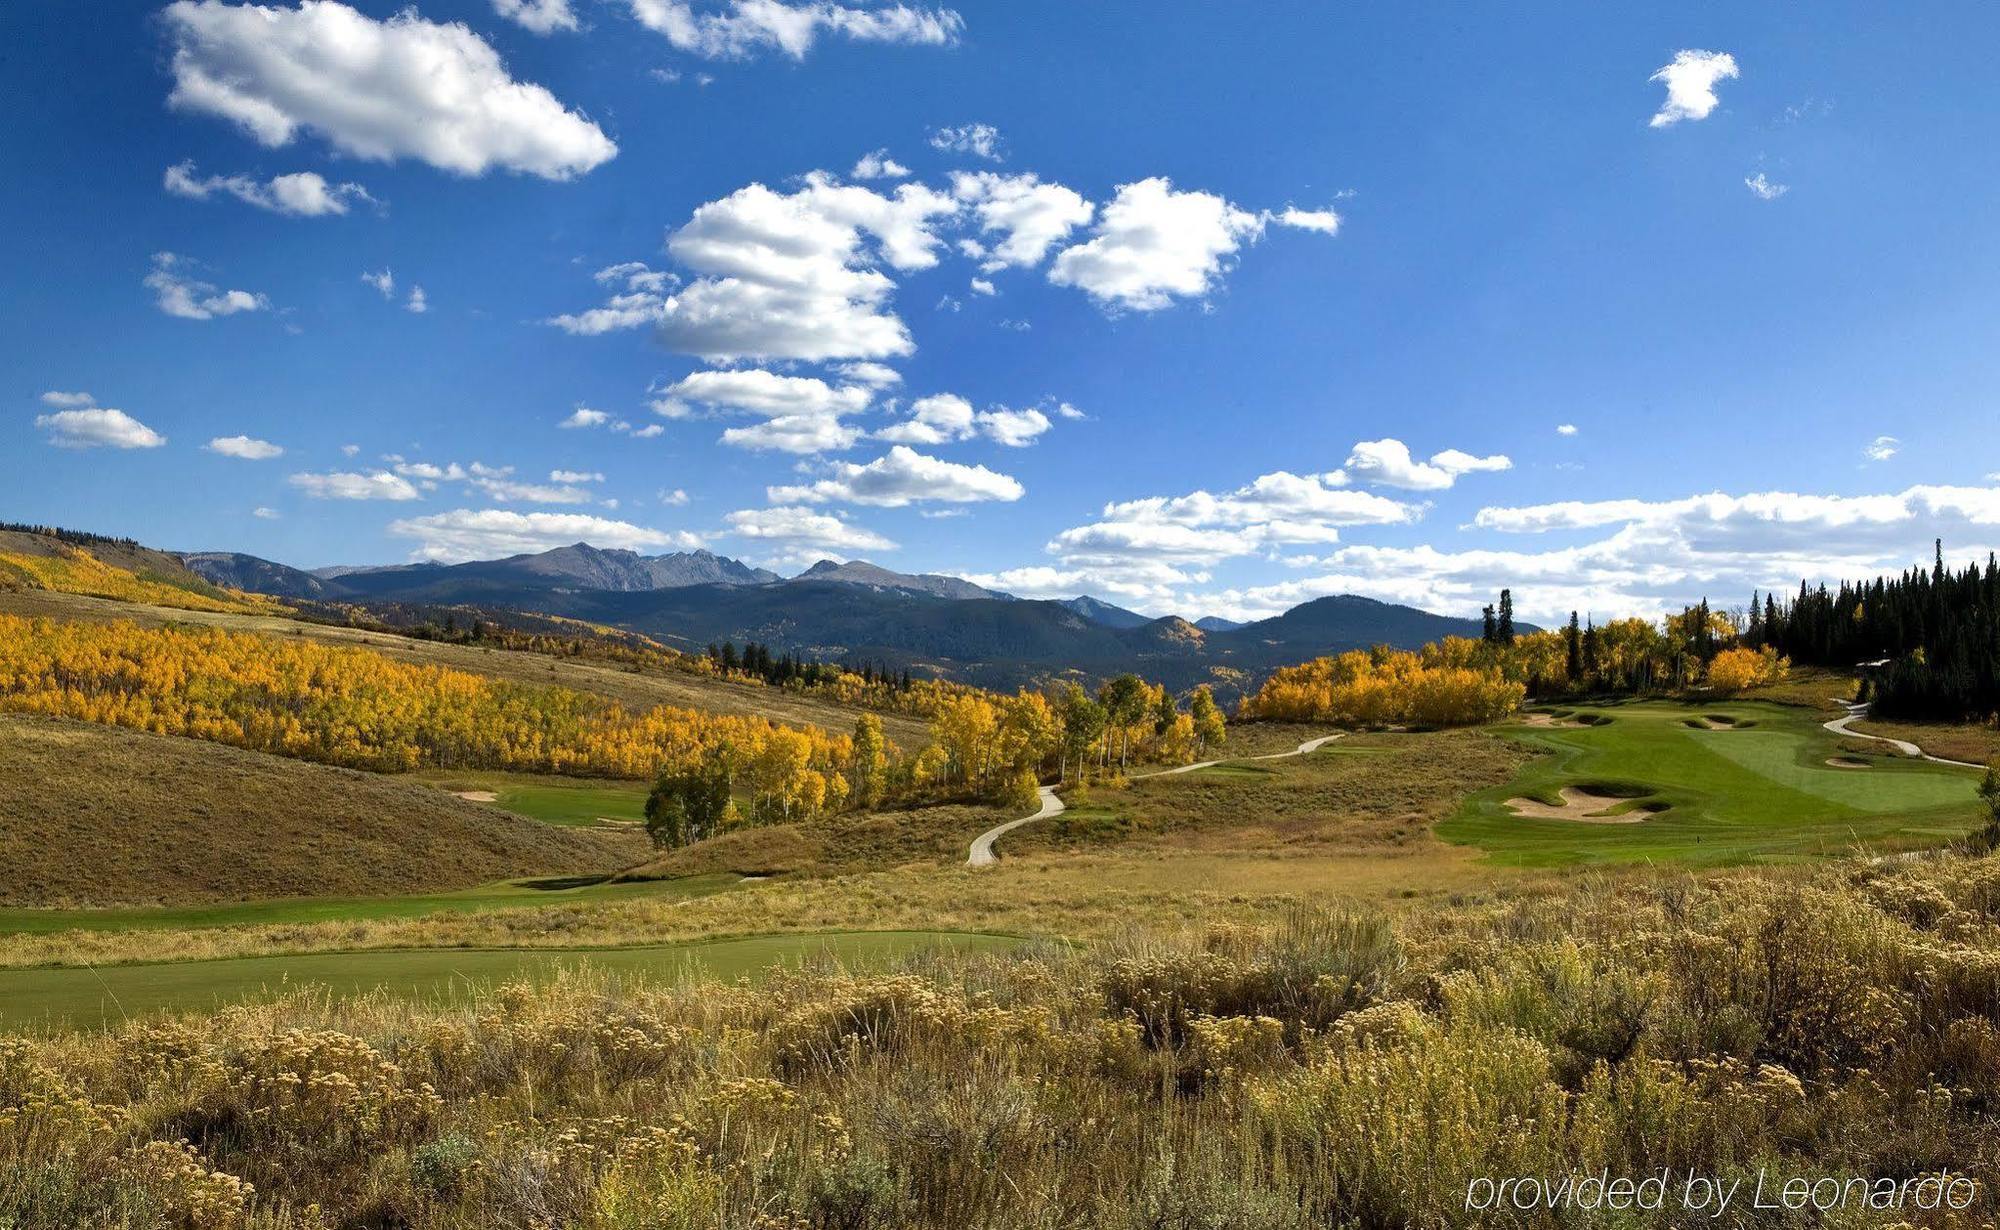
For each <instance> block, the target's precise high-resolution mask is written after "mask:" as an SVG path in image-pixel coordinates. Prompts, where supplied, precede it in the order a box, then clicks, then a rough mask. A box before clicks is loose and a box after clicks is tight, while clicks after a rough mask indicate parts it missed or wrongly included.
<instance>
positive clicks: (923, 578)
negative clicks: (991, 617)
mask: <svg viewBox="0 0 2000 1230" xmlns="http://www.w3.org/2000/svg"><path fill="white" fill-rule="evenodd" d="M792 580H793V581H794V582H800V581H815V582H820V583H823V584H832V585H860V586H866V587H867V588H870V589H877V590H898V591H901V592H904V593H913V594H929V595H931V596H932V597H934V598H951V599H966V598H1005V597H1007V596H1008V595H1006V594H1001V593H996V592H994V591H993V590H990V589H982V588H980V587H979V586H977V585H974V584H973V583H972V582H970V581H968V580H965V579H964V578H963V577H948V576H942V575H939V574H937V573H932V572H924V573H908V572H894V571H891V570H890V569H887V568H884V567H882V566H881V565H880V564H871V563H869V562H868V561H867V560H862V559H857V560H849V561H848V562H846V563H844V564H843V563H838V562H836V561H834V560H830V559H823V560H820V561H819V562H818V563H816V564H814V565H813V566H812V567H810V568H808V569H806V570H805V571H804V572H801V573H799V574H798V575H797V576H795V577H793V578H792Z"/></svg>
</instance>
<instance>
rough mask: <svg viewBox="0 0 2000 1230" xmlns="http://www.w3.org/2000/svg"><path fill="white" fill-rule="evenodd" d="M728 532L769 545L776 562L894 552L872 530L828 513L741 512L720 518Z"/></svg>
mask: <svg viewBox="0 0 2000 1230" xmlns="http://www.w3.org/2000/svg"><path fill="white" fill-rule="evenodd" d="M723 520H724V521H725V522H727V523H728V525H729V532H730V533H732V534H734V535H736V536H737V537H739V538H748V539H751V540H753V541H756V542H759V543H768V544H771V545H772V546H773V547H774V548H775V549H776V551H777V552H778V555H779V557H780V558H784V559H805V560H807V561H810V559H811V558H812V556H813V555H816V554H819V553H833V554H841V555H846V556H848V557H849V558H852V553H854V552H858V551H894V550H895V549H896V544H895V543H894V542H892V541H890V540H889V539H887V538H884V537H882V535H880V534H877V533H875V532H874V531H873V530H869V529H864V528H862V527H861V526H858V525H854V524H852V523H851V522H848V521H845V520H843V519H841V518H840V517H837V516H835V515H833V514H832V513H823V512H815V511H814V510H812V509H810V508H801V507H798V506H797V505H787V506H784V507H780V508H745V509H741V510H739V511H737V512H733V513H730V514H729V515H728V516H727V517H725V518H723Z"/></svg>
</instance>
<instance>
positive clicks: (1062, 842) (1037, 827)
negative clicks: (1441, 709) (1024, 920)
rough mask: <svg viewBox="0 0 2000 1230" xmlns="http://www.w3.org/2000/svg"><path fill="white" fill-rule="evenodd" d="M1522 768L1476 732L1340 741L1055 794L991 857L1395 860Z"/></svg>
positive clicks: (1507, 747) (1518, 754)
mask: <svg viewBox="0 0 2000 1230" xmlns="http://www.w3.org/2000/svg"><path fill="white" fill-rule="evenodd" d="M1250 729H1253V730H1254V729H1255V727H1251V728H1250ZM1293 733H1297V731H1296V730H1294V731H1291V732H1287V733H1286V735H1285V736H1284V737H1285V738H1286V739H1288V740H1289V739H1291V735H1292V734H1293ZM1291 745H1292V746H1296V745H1297V741H1296V740H1293V741H1292V743H1291ZM1532 758H1533V753H1532V752H1530V751H1528V750H1527V749H1525V748H1524V747H1522V745H1520V744H1519V743H1516V742H1513V741H1511V740H1508V739H1503V738H1499V737H1497V736H1494V735H1490V734H1487V733H1485V732H1482V731H1448V732H1439V733H1432V734H1359V735H1351V736H1349V737H1347V738H1345V739H1341V740H1339V741H1337V742H1335V743H1332V744H1329V745H1327V746H1325V747H1322V748H1321V749H1320V750H1319V751H1317V752H1314V753H1312V754H1311V755H1310V756H1305V757H1287V758H1284V759H1279V760H1262V761H1233V762H1229V763H1225V764H1221V765H1217V766H1216V767H1215V768H1212V769H1202V770H1197V771H1195V772H1192V773H1182V774H1175V775H1172V776H1167V777H1152V778H1144V779H1141V780H1137V781H1134V782H1132V783H1131V785H1130V786H1128V787H1126V788H1124V789H1105V788H1100V787H1093V788H1090V789H1086V790H1079V791H1076V792H1073V793H1071V794H1070V795H1068V796H1067V801H1068V805H1069V810H1068V811H1066V812H1065V813H1064V814H1062V815H1060V816H1057V817H1056V818H1055V819H1053V820H1049V821H1046V822H1041V823H1036V824H1031V825H1028V826H1026V827H1025V828H1022V829H1018V830H1016V831H1015V832H1013V833H1011V834H1009V835H1008V836H1006V837H1005V838H1002V839H1001V843H1000V850H1001V853H1002V854H1003V855H1005V856H1007V857H1009V858H1014V857H1019V856H1021V855H1024V854H1027V853H1032V852H1035V851H1042V850H1051V849H1076V848H1091V847H1097V846H1102V845H1105V844H1113V843H1130V844H1134V845H1138V846H1161V847H1166V848H1171V849H1176V850H1200V851H1204V852H1210V853H1219V852H1233V853H1257V852H1270V853H1274V854H1277V853H1281V854H1298V853H1303V852H1307V851H1312V852H1316V853H1317V852H1326V853H1338V854H1341V855H1345V856H1354V855H1357V854H1361V853H1364V852H1366V853H1371V854H1396V853H1400V852H1407V851H1411V850H1415V849H1419V848H1422V847H1426V846H1433V845H1436V844H1438V843H1437V840H1436V838H1434V837H1432V836H1431V832H1430V829H1431V826H1432V825H1433V824H1435V823H1436V822H1437V821H1439V820H1441V819H1443V818H1444V817H1445V816H1446V815H1448V814H1450V813H1451V811H1453V810H1454V809H1456V808H1457V806H1458V804H1459V802H1460V800H1462V799H1463V798H1464V797H1465V796H1466V795H1467V794H1470V793H1472V792H1473V791H1475V790H1482V789H1485V788H1486V787H1488V786H1495V785H1498V784H1500V783H1501V782H1504V781H1506V780H1507V779H1508V778H1510V777H1512V776H1513V775H1514V773H1515V772H1516V771H1518V770H1519V768H1520V767H1521V765H1522V764H1524V763H1526V762H1527V761H1528V760H1530V759H1532Z"/></svg>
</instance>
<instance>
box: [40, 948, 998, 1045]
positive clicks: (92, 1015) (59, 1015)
mask: <svg viewBox="0 0 2000 1230" xmlns="http://www.w3.org/2000/svg"><path fill="white" fill-rule="evenodd" d="M1019 942H1020V941H1019V940H1017V939H1014V938H1013V937H1010V936H999V935H981V934H971V933H965V932H952V931H868V932H857V933H848V934H822V935H762V936H751V937H748V938H745V939H732V940H715V941H710V942H706V943H696V944H666V945H655V946H650V947H644V948H606V949H569V950H562V949H556V950H542V951H526V950H522V949H498V950H486V951H478V950H475V951H459V950H435V951H433V950H417V951H387V952H355V953H342V952H336V953H315V954H311V955H306V956H291V957H245V958H235V959H228V960H219V961H178V962H170V963H165V964H158V965H125V966H118V967H114V968H110V969H34V970H8V971H4V972H0V1025H5V1026H7V1027H8V1028H12V1029H22V1028H26V1027H30V1026H35V1025H59V1024H68V1025H74V1026H80V1027H92V1026H98V1025H102V1024H107V1023H111V1022H116V1021H119V1020H123V1019H129V1018H133V1017H140V1016H147V1015H152V1014H154V1013H160V1012H196V1011H205V1010H212V1009H215V1008H217V1007H220V1006H222V1005H225V1004H229V1003H235V1002H240V1001H242V1000H246V999H255V998H259V997H263V996H267V995H269V994H273V993H277V992H282V991H294V990H297V989H298V988H300V987H302V986H320V987H324V988H325V989H326V990H327V992H328V993H329V994H332V995H334V996H336V997H344V996H350V995H354V994H358V993H364V992H368V991H373V990H377V989H380V990H383V991H386V992H388V993H389V994H391V995H396V996H402V997H406V998H414V999H419V1000H424V1001H430V1002H437V1001H446V1002H452V1001H457V1000H462V999H464V998H467V997H469V996H470V995H472V994H473V993H474V992H475V991H477V990H479V989H480V988H482V987H484V986H488V985H491V984H493V983H499V982H511V981H517V980H520V979H523V978H526V979H531V980H533V981H537V982H546V981H549V980H551V979H553V978H554V977H555V976H556V975H557V974H558V973H559V972H560V971H562V970H563V969H565V968H575V967H576V966H578V965H579V964H584V963H587V964H588V965H590V966H591V967H593V968H595V969H598V970H602V971H604V972H607V973H611V974H615V975H619V976H621V977H641V978H646V979H651V980H679V979H682V978H686V977H689V976H691V975H705V976H709V977H714V978H721V979H733V978H736V977H739V976H745V975H755V974H758V973H761V972H763V971H766V970H769V969H772V968H773V967H776V966H797V965H799V964H801V963H803V962H806V961H811V960H830V961H837V962H839V963H841V964H843V965H847V966H854V967H862V968H866V967H871V966H877V967H879V966H881V965H883V964H886V963H888V962H892V961H895V960H898V959H901V958H904V957H907V956H910V955H911V954H913V953H916V952H920V951H924V950H927V949H935V948H949V949H952V950H955V951H959V952H985V951H992V950H995V949H1000V948H1006V947H1011V946H1013V945H1015V944H1017V943H1019Z"/></svg>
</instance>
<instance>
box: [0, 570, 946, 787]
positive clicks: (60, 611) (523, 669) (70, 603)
mask: <svg viewBox="0 0 2000 1230" xmlns="http://www.w3.org/2000/svg"><path fill="white" fill-rule="evenodd" d="M0 614H6V615H23V616H29V617H39V618H44V619H75V620H89V621H92V622H97V623H108V622H112V621H115V620H130V621H132V622H134V623H137V624H139V625H141V626H143V627H158V626H160V625H163V624H169V623H196V624H205V625H208V626H210V627H217V628H225V629H228V630H230V631H235V632H261V633H265V634H267V635H272V636H284V637H299V638H303V639H306V640H310V641H315V642H318V643H321V644H327V645H344V646H350V647H354V646H359V647H363V648H367V649H372V650H374V651H376V652H378V653H381V654H384V655H387V656H388V657H391V658H394V659H395V660H397V661H399V662H407V663H412V664H415V665H420V666H445V667H450V668H452V669H454V670H462V671H467V672H470V673H472V674H475V675H484V676H486V677H487V678H489V679H496V680H500V681H502V682H507V683H533V684H551V685H556V686H560V687H566V688H570V689H572V690H574V691H578V692H588V693H591V694H592V695H596V696H602V697H604V698H606V699H608V700H615V701H618V702H619V703H621V704H623V705H625V706H627V707H628V708H634V709H643V708H650V707H651V706H654V705H675V706H679V707H682V708H688V709H699V710H702V711H703V712H706V713H715V714H724V715H736V716H754V717H765V718H769V719H770V720H772V721H774V722H781V723H784V724H786V725H794V726H819V727H821V728H823V729H825V730H828V731H833V732H838V733H846V732H848V731H851V730H853V728H854V720H855V718H856V717H857V716H859V715H860V713H861V712H862V711H861V710H858V709H854V708H850V707H848V706H845V705H839V704H835V703H833V702H831V701H827V700H822V699H819V698H817V697H810V696H801V695H798V694H797V693H792V692H787V691H784V690H783V689H781V688H771V687H764V686H762V685H759V684H750V683H744V682H740V681H729V680H721V679H708V678H702V677H699V676H695V675H688V674H683V673H681V672H678V671H641V670H639V669H636V668H624V667H619V666H614V665H609V664H605V663H598V662H588V661H569V660H564V659H559V658H550V657H544V656H542V655H540V654H529V653H510V652H507V651H505V650H501V649H492V648H484V647H480V646H475V645H454V644H448V643H444V642H438V641H423V640H414V639H411V638H409V637H402V636H392V635H388V634H385V633H381V632H369V631H364V630H362V629H359V628H346V627H338V626H332V625H325V624H311V623H303V622H301V621H298V620H294V619H287V618H285V617H283V616H281V615H277V614H254V613H245V612H231V611H208V610H188V609H166V608H162V607H159V606H147V605H143V604H139V603H134V602H117V601H105V600H103V599H100V598H93V597H87V596H81V595H76V594H65V593H51V592H37V591H27V592H18V591H17V592H7V591H5V590H4V589H0ZM879 716H880V717H881V719H882V726H883V729H884V730H885V731H886V732H887V733H888V735H889V737H890V738H891V739H893V740H895V741H896V742H897V743H898V744H900V745H902V746H904V747H906V748H919V747H922V746H923V744H924V742H925V739H926V730H925V724H924V722H923V720H922V719H920V718H915V717H910V716H908V715H905V714H895V713H884V714H880V715H879Z"/></svg>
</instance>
